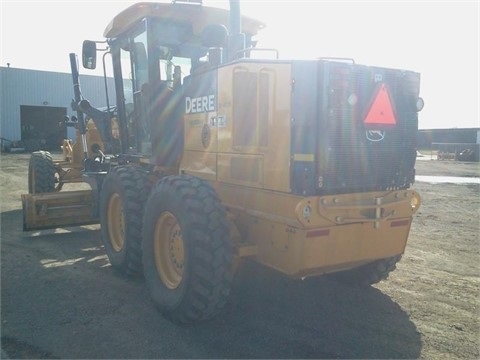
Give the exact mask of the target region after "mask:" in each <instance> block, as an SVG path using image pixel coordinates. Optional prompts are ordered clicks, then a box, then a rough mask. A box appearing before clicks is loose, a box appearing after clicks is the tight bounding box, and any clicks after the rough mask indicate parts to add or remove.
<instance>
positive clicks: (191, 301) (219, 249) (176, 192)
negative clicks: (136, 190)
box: [142, 176, 233, 323]
mask: <svg viewBox="0 0 480 360" xmlns="http://www.w3.org/2000/svg"><path fill="white" fill-rule="evenodd" d="M142 249H143V266H144V275H145V280H146V283H147V286H148V288H149V290H150V294H151V296H152V299H153V301H154V303H155V305H156V306H157V307H158V308H159V310H160V311H161V312H162V313H163V314H164V315H165V316H166V317H167V318H168V319H170V320H171V321H173V322H176V323H193V322H198V321H202V320H206V319H210V318H212V317H213V316H215V315H216V314H217V313H219V312H220V311H221V309H222V308H223V307H224V305H225V304H226V302H227V299H228V296H229V294H230V290H231V282H232V277H233V276H232V273H231V263H232V248H231V243H230V240H229V227H228V221H227V214H226V211H225V209H224V208H223V206H222V205H221V203H220V200H219V199H218V197H217V195H216V193H215V191H214V190H213V189H212V188H211V187H210V186H209V185H208V183H206V182H204V181H202V180H200V179H198V178H195V177H191V176H169V177H166V178H163V179H161V180H160V181H159V182H158V183H157V185H156V186H155V188H154V189H153V190H152V192H151V194H150V197H149V198H148V201H147V204H146V207H145V215H144V221H143V242H142Z"/></svg>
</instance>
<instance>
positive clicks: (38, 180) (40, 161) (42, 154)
mask: <svg viewBox="0 0 480 360" xmlns="http://www.w3.org/2000/svg"><path fill="white" fill-rule="evenodd" d="M54 191H55V166H54V164H53V160H52V155H51V154H50V153H49V152H48V151H35V152H33V153H32V155H31V156H30V162H29V164H28V192H29V193H30V194H36V193H47V192H54Z"/></svg>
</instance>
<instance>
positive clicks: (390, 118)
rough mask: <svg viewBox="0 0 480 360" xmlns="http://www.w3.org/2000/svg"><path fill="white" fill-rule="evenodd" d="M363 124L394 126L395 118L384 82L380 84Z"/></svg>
mask: <svg viewBox="0 0 480 360" xmlns="http://www.w3.org/2000/svg"><path fill="white" fill-rule="evenodd" d="M363 123H364V124H365V125H381V126H395V125H396V124H397V119H396V118H395V113H394V111H393V106H392V102H391V101H390V96H389V94H388V90H387V88H386V86H385V84H382V85H381V86H380V88H379V89H378V91H377V95H376V96H375V99H374V100H373V102H372V105H371V106H370V110H368V113H367V116H366V117H365V120H364V121H363Z"/></svg>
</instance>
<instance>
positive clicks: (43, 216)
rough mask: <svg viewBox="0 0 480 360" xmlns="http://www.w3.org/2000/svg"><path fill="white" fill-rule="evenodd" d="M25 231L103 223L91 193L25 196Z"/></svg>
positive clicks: (73, 192) (85, 191) (89, 191)
mask: <svg viewBox="0 0 480 360" xmlns="http://www.w3.org/2000/svg"><path fill="white" fill-rule="evenodd" d="M22 208H23V230H24V231H30V230H41V229H53V228H58V227H65V226H79V225H88V224H97V223H99V219H98V216H95V215H94V201H93V194H92V191H91V190H79V191H65V192H56V193H41V194H23V195H22Z"/></svg>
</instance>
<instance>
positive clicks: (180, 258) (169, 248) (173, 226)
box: [154, 211, 185, 290]
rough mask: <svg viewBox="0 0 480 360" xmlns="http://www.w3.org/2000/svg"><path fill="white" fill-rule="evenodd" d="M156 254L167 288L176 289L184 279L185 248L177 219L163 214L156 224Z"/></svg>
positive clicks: (156, 261)
mask: <svg viewBox="0 0 480 360" xmlns="http://www.w3.org/2000/svg"><path fill="white" fill-rule="evenodd" d="M154 236H155V238H154V252H155V265H156V267H157V272H158V274H159V276H160V278H161V279H162V281H163V283H164V284H165V286H166V287H167V288H169V289H172V290H173V289H176V288H177V287H178V286H179V285H180V283H181V282H182V279H183V269H184V267H183V265H184V261H185V248H184V243H183V237H182V229H181V228H180V225H179V223H178V221H177V218H176V217H175V216H174V215H173V214H172V213H170V212H168V211H166V212H163V213H162V214H161V215H160V217H159V218H158V220H157V222H156V224H155V232H154Z"/></svg>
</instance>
